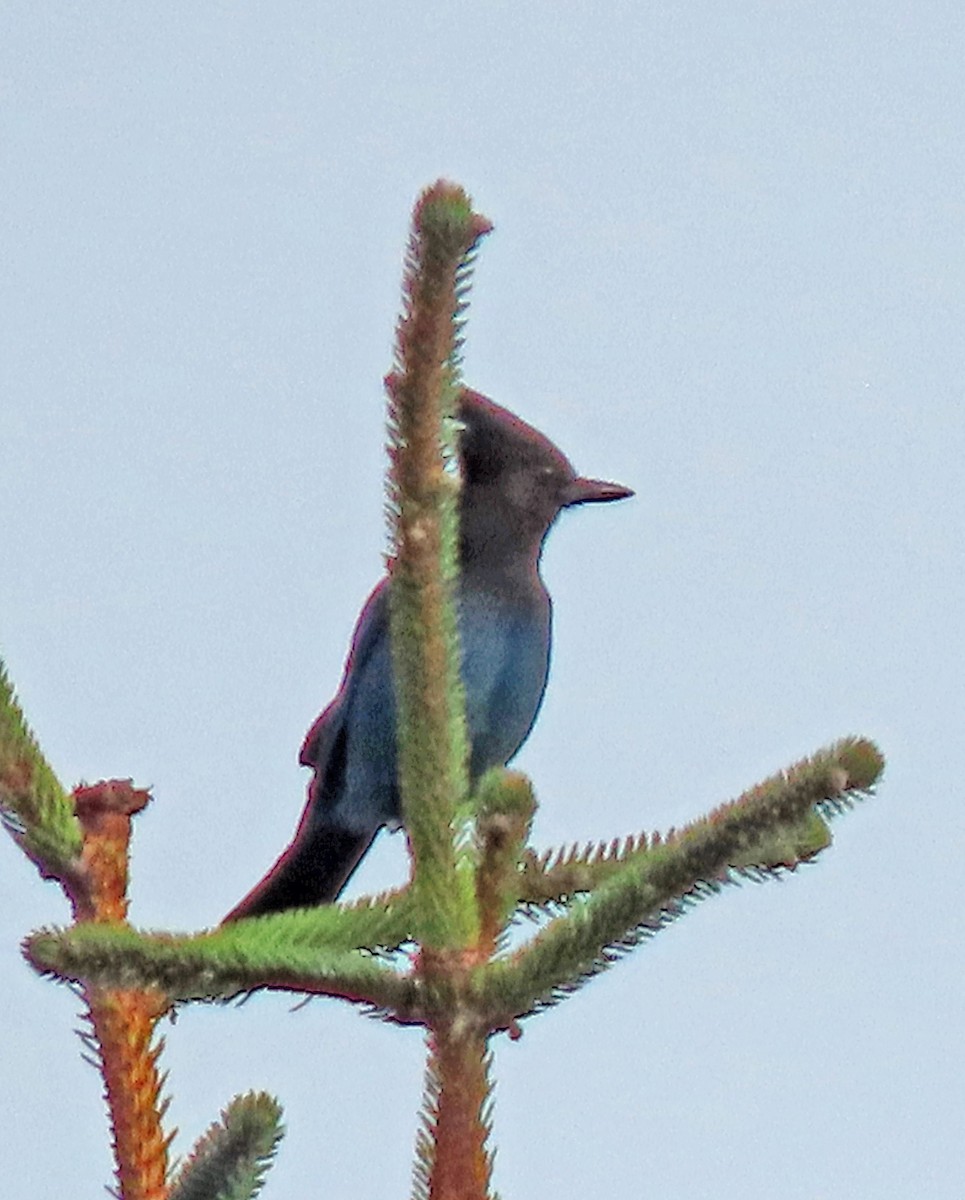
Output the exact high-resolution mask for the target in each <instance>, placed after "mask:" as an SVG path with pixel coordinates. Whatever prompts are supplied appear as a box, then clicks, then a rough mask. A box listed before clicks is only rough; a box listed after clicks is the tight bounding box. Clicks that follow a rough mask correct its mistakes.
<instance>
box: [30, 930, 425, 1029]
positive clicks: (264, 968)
mask: <svg viewBox="0 0 965 1200" xmlns="http://www.w3.org/2000/svg"><path fill="white" fill-rule="evenodd" d="M264 924H265V925H266V926H267V924H268V920H267V919H266V920H265V922H264ZM277 924H278V925H279V926H280V925H282V922H281V921H280V920H279V921H278V922H277ZM240 929H241V925H240V923H239V924H238V925H236V926H231V927H228V928H226V929H224V930H218V931H216V932H214V933H210V934H199V935H196V936H193V937H191V936H186V937H176V936H174V935H171V934H148V933H140V932H138V931H137V930H135V929H132V928H130V926H126V925H79V926H74V927H73V928H71V929H66V930H41V931H39V932H37V933H34V934H31V935H30V937H29V938H27V940H26V941H25V943H24V954H25V956H26V958H27V960H28V962H30V963H31V965H32V966H34V967H35V968H36V969H37V970H38V971H41V972H45V973H50V974H53V975H56V976H58V977H59V978H61V979H65V980H70V981H74V982H78V983H96V984H100V985H103V986H106V987H115V988H149V989H157V990H158V991H161V992H163V993H164V994H165V995H167V996H170V997H171V998H172V1000H211V999H230V998H232V997H234V996H237V995H238V994H239V993H241V992H247V991H253V990H256V989H267V990H284V991H291V992H301V993H304V994H306V995H314V996H337V997H340V998H342V999H345V1000H350V1001H353V1002H354V1003H357V1004H361V1005H364V1006H367V1007H369V1008H371V1009H373V1010H377V1011H379V1012H381V1013H383V1014H384V1015H386V1016H387V1017H390V1018H392V1019H394V1020H397V1021H399V1022H400V1023H402V1024H411V1023H418V1022H419V1021H420V1020H421V1003H420V988H419V984H418V982H417V981H416V980H413V979H411V978H409V977H408V976H404V975H401V974H399V973H398V972H396V971H394V970H392V969H391V968H390V967H388V966H387V965H385V964H384V963H383V962H380V961H379V959H378V957H377V956H376V955H375V954H373V953H372V952H370V951H365V950H346V949H323V948H321V947H320V946H314V945H305V944H299V943H295V942H292V941H291V940H288V939H286V938H284V937H278V938H271V939H268V938H264V937H261V938H257V937H256V938H251V937H244V936H240V934H239V933H238V930H240Z"/></svg>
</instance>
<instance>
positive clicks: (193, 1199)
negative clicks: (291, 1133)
mask: <svg viewBox="0 0 965 1200" xmlns="http://www.w3.org/2000/svg"><path fill="white" fill-rule="evenodd" d="M281 1115H282V1110H281V1105H280V1104H279V1103H278V1101H277V1100H275V1099H274V1097H272V1096H269V1095H267V1094H266V1093H265V1092H249V1093H248V1094H247V1095H245V1096H236V1097H235V1099H234V1100H232V1101H231V1103H230V1104H229V1105H228V1107H227V1108H226V1109H225V1110H224V1112H223V1113H222V1114H221V1120H220V1121H216V1122H215V1123H214V1124H213V1125H211V1127H210V1128H209V1129H208V1131H207V1133H205V1134H204V1136H203V1137H201V1138H200V1139H199V1140H198V1142H197V1143H196V1144H195V1147H194V1149H193V1150H192V1151H191V1155H190V1157H189V1159H188V1161H187V1162H186V1163H185V1164H184V1166H183V1167H182V1169H181V1171H180V1173H179V1174H178V1177H177V1179H176V1180H175V1181H174V1183H173V1185H172V1187H171V1192H170V1195H169V1196H168V1200H254V1197H255V1196H257V1195H258V1193H259V1192H260V1191H261V1188H262V1185H263V1183H264V1180H265V1173H266V1172H267V1170H268V1168H269V1167H270V1166H271V1163H272V1160H273V1159H274V1157H275V1154H276V1153H277V1150H278V1144H279V1142H280V1141H281V1139H282V1137H283V1136H284V1132H285V1130H284V1126H283V1125H282V1123H281Z"/></svg>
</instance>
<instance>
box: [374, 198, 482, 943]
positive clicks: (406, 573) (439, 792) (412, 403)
mask: <svg viewBox="0 0 965 1200" xmlns="http://www.w3.org/2000/svg"><path fill="white" fill-rule="evenodd" d="M488 230H489V223H488V222H487V221H485V219H484V218H482V217H480V216H479V215H478V214H476V213H474V212H473V211H472V206H471V204H470V202H469V199H468V197H467V196H466V194H465V193H464V192H463V191H462V189H461V188H458V187H456V186H454V185H453V184H448V183H445V182H441V181H440V182H439V183H437V184H435V185H434V186H433V187H431V188H429V189H428V190H427V191H426V192H424V193H423V195H422V196H421V197H420V198H419V201H418V203H417V204H416V207H415V211H414V213H413V224H412V236H411V240H410V243H409V250H408V254H407V258H406V265H405V276H404V281H403V313H402V317H401V319H400V321H399V325H398V330H397V339H396V363H395V370H394V372H393V373H392V374H391V375H390V376H389V377H388V379H387V380H386V386H387V390H388V394H389V430H390V447H389V458H390V474H389V507H390V511H391V513H392V514H393V516H394V526H393V555H392V558H391V560H390V568H391V592H390V614H391V635H392V660H393V671H394V685H395V696H396V705H397V710H398V735H397V738H398V754H399V784H400V791H401V795H402V806H403V811H404V813H405V819H406V828H407V831H408V835H409V844H410V847H411V850H412V854H413V858H414V861H415V867H416V869H415V873H414V882H413V887H414V891H415V893H416V897H417V906H416V910H417V913H418V918H419V922H420V929H419V933H420V940H421V941H422V942H423V943H424V944H425V945H426V946H427V947H436V948H439V949H443V948H446V947H453V946H458V945H465V944H466V943H467V942H468V941H469V940H470V938H471V937H472V935H473V931H474V930H473V927H474V916H475V914H474V912H473V910H472V900H473V896H472V888H471V885H470V883H469V881H468V879H467V877H466V876H467V873H466V872H465V871H457V851H456V847H455V846H454V820H455V812H456V808H457V806H458V805H459V804H460V803H461V802H462V800H463V799H464V798H465V795H466V792H467V786H468V784H467V780H468V775H467V762H468V737H467V733H466V722H465V700H464V696H463V688H462V680H461V677H460V673H459V665H460V654H459V640H458V631H457V628H456V616H455V608H454V603H453V592H454V587H455V584H456V581H457V579H458V569H459V564H458V549H459V530H458V508H457V498H458V487H459V484H458V478H457V476H456V474H455V473H454V471H453V470H452V469H451V468H452V466H453V463H454V461H455V433H454V430H453V426H452V418H453V412H454V408H455V402H456V396H457V378H458V363H459V332H458V322H459V320H460V316H461V313H462V311H463V309H464V308H465V303H466V299H465V297H466V293H467V289H468V285H469V275H470V265H471V255H472V251H473V249H474V248H475V246H476V244H477V242H478V241H479V239H480V238H481V237H482V236H483V235H484V234H485V233H486V232H488Z"/></svg>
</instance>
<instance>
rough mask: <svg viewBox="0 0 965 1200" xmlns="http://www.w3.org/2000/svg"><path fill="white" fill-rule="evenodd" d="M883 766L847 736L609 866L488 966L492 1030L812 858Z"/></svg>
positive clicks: (486, 994)
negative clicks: (734, 894)
mask: <svg viewBox="0 0 965 1200" xmlns="http://www.w3.org/2000/svg"><path fill="white" fill-rule="evenodd" d="M882 767H883V760H882V758H881V755H880V753H879V752H878V750H877V748H876V747H875V746H874V745H873V743H871V742H868V741H862V740H858V739H846V740H844V741H842V742H838V743H836V744H835V745H834V746H832V747H830V748H829V749H827V750H824V751H821V752H819V753H818V754H816V755H814V756H813V757H812V758H810V759H805V760H804V761H802V762H800V763H798V764H797V765H796V766H794V767H791V768H790V769H789V770H787V771H782V772H781V773H780V774H778V775H775V776H773V777H771V778H770V779H767V780H765V781H764V782H763V783H761V784H759V785H758V786H757V787H755V788H752V789H751V790H750V791H749V792H747V793H745V794H744V795H743V796H741V797H740V798H739V799H738V800H735V801H732V802H731V803H729V804H725V805H722V806H721V807H720V808H718V809H716V810H714V811H713V812H712V813H710V814H709V816H708V817H706V818H704V819H703V820H701V821H697V822H695V823H694V824H692V825H690V826H688V827H687V828H686V829H684V830H682V831H681V832H680V833H679V834H674V836H673V837H672V838H671V839H669V840H668V841H667V842H665V843H663V844H660V845H652V844H651V846H650V848H649V850H647V851H645V852H641V853H638V854H636V855H631V856H630V857H629V858H628V860H627V861H626V863H625V864H624V865H622V866H621V867H620V868H619V870H617V871H616V872H615V873H612V872H610V870H609V867H610V864H609V863H607V864H606V866H607V873H608V874H609V878H604V879H603V880H602V881H601V882H600V883H599V884H598V886H596V887H595V888H594V889H593V890H592V891H590V892H589V893H588V894H586V895H581V896H578V897H576V898H575V899H574V901H573V903H572V904H571V905H570V907H569V908H568V909H567V911H566V912H565V914H564V915H562V916H559V917H557V918H556V919H554V920H553V921H551V922H550V924H549V925H547V926H546V928H545V929H543V930H542V931H541V932H540V933H539V934H537V935H536V937H534V938H533V939H532V940H531V941H530V942H529V943H528V944H527V945H526V946H524V947H522V948H521V949H520V950H518V951H516V953H515V954H513V955H511V956H510V957H508V958H507V959H503V960H498V961H496V962H493V963H491V964H490V965H488V966H486V967H484V968H481V969H480V971H479V972H478V974H477V977H476V987H477V989H478V993H477V994H478V996H479V999H480V1004H481V1009H482V1010H483V1011H486V1012H487V1013H488V1020H489V1022H490V1027H491V1028H508V1027H510V1026H511V1025H512V1023H513V1021H514V1020H516V1019H517V1018H519V1017H522V1016H525V1015H528V1014H530V1013H532V1012H535V1011H537V1010H539V1009H542V1008H545V1007H547V1006H549V1005H551V1004H554V1003H556V1002H557V1001H559V1000H561V999H563V998H564V997H565V996H567V995H569V994H571V993H572V992H573V991H575V990H576V989H577V988H578V987H579V986H580V984H581V983H583V982H585V981H586V980H587V979H589V978H590V977H591V976H593V975H596V974H597V973H599V972H600V971H602V970H603V969H604V968H606V967H607V966H609V965H610V964H611V963H612V962H613V961H614V960H615V959H616V958H618V957H620V955H621V954H622V953H624V952H625V951H626V950H628V949H630V948H631V947H633V946H635V945H637V944H638V943H639V942H640V941H641V940H643V939H644V938H646V937H648V936H650V935H652V934H653V933H654V932H655V931H656V930H658V929H660V928H662V927H663V926H664V925H666V924H667V923H668V922H669V921H670V920H672V919H673V918H674V917H676V916H678V915H679V914H680V913H681V912H683V911H684V910H685V909H686V908H687V907H688V906H689V905H691V904H693V903H694V902H695V901H696V900H699V899H701V898H703V897H704V896H707V895H710V894H713V893H714V892H716V891H719V890H720V888H721V887H722V886H723V885H724V884H725V883H727V882H730V881H734V880H736V879H737V878H739V877H741V876H745V877H750V878H765V877H767V876H768V875H769V874H774V873H776V872H778V871H779V870H781V869H782V868H783V869H791V868H793V867H794V866H796V865H797V863H798V862H801V861H805V860H807V859H810V858H813V856H814V854H815V853H816V852H817V851H818V850H819V849H821V848H823V846H824V845H826V844H827V842H828V840H829V838H828V835H827V833H826V827H825V825H824V818H825V817H826V816H832V815H834V814H836V813H838V812H841V811H842V810H843V809H845V808H847V807H850V806H851V805H852V804H854V803H855V802H856V801H857V800H859V799H860V798H861V797H862V796H864V795H867V794H868V793H869V792H870V790H871V789H872V788H873V786H874V783H875V781H876V780H877V778H878V776H879V775H880V772H881V770H882ZM590 866H592V864H590Z"/></svg>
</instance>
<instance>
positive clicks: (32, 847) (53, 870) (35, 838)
mask: <svg viewBox="0 0 965 1200" xmlns="http://www.w3.org/2000/svg"><path fill="white" fill-rule="evenodd" d="M0 819H2V821H3V823H4V824H5V825H6V827H7V829H8V830H9V832H10V834H11V835H12V836H13V838H14V840H15V841H16V842H17V843H18V844H19V846H20V847H21V849H22V850H23V852H24V853H25V854H26V855H27V857H28V858H29V859H30V860H31V861H32V862H33V863H34V864H35V865H36V867H37V869H38V870H39V871H40V874H41V875H42V876H43V877H44V878H45V879H49V878H56V879H64V878H69V877H70V876H71V874H72V872H73V870H74V868H75V866H76V860H77V858H78V856H79V855H80V850H81V830H80V826H79V825H78V823H77V819H76V817H75V816H74V809H73V805H72V804H71V801H70V797H69V796H68V794H67V792H66V791H65V790H64V788H63V787H62V786H61V784H60V781H59V780H58V779H57V776H56V775H55V774H54V771H53V769H52V768H51V766H50V764H49V763H48V762H47V760H46V759H45V758H44V756H43V754H42V753H41V751H40V747H39V746H38V745H37V741H36V738H35V737H34V735H33V733H32V731H31V729H30V727H29V726H28V724H27V722H26V720H25V718H24V715H23V711H22V710H21V708H20V705H19V704H18V702H17V698H16V695H15V693H14V689H13V684H12V683H11V682H10V677H9V676H8V674H7V671H6V668H5V666H4V664H3V662H2V660H0Z"/></svg>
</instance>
